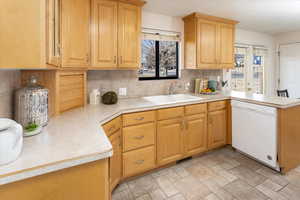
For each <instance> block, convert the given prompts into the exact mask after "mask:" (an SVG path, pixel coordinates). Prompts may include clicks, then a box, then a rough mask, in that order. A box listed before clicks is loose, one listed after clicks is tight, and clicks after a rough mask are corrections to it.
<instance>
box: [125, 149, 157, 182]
mask: <svg viewBox="0 0 300 200" xmlns="http://www.w3.org/2000/svg"><path fill="white" fill-rule="evenodd" d="M154 167H155V151H154V146H151V147H145V148H142V149H139V150H135V151H130V152H127V153H123V176H124V177H129V176H132V175H134V174H138V173H141V172H145V171H147V170H150V169H152V168H154Z"/></svg>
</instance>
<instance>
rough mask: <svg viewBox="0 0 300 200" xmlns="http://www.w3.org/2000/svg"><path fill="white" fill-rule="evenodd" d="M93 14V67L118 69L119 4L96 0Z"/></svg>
mask: <svg viewBox="0 0 300 200" xmlns="http://www.w3.org/2000/svg"><path fill="white" fill-rule="evenodd" d="M92 8H93V10H92V11H93V12H92V13H93V14H92V41H93V42H92V52H93V54H92V65H93V66H94V67H99V68H105V67H111V68H116V67H117V55H118V41H117V37H118V2H115V1H110V0H94V1H93V7H92Z"/></svg>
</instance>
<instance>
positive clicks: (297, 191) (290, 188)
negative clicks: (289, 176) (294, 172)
mask: <svg viewBox="0 0 300 200" xmlns="http://www.w3.org/2000/svg"><path fill="white" fill-rule="evenodd" d="M279 193H280V194H281V195H282V196H284V197H285V198H287V199H289V200H299V199H300V187H298V186H295V185H292V184H289V185H287V186H286V187H284V188H283V189H282V190H280V191H279Z"/></svg>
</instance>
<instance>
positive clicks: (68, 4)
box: [61, 0, 90, 67]
mask: <svg viewBox="0 0 300 200" xmlns="http://www.w3.org/2000/svg"><path fill="white" fill-rule="evenodd" d="M61 34H62V35H61V37H62V66H63V67H86V66H88V65H89V63H90V1H87V0H62V33H61Z"/></svg>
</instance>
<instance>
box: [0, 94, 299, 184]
mask: <svg viewBox="0 0 300 200" xmlns="http://www.w3.org/2000/svg"><path fill="white" fill-rule="evenodd" d="M189 97H190V98H181V99H179V100H178V99H176V98H175V99H174V98H165V96H158V98H154V99H158V100H159V101H157V100H156V101H154V100H153V99H152V98H147V97H141V98H132V99H123V100H120V101H119V103H118V104H116V105H103V104H100V105H88V106H86V107H84V108H78V109H75V110H72V111H68V112H66V113H64V114H62V115H60V116H57V117H53V118H51V119H50V122H49V124H48V125H47V126H46V127H45V128H44V130H43V132H42V133H41V134H40V135H37V136H33V137H29V138H25V139H24V147H23V151H22V154H21V155H20V157H19V158H18V159H17V160H16V161H14V162H12V163H11V164H8V165H4V166H0V185H3V184H8V183H12V182H15V181H19V180H23V179H26V178H30V177H34V176H38V175H42V174H46V173H50V172H54V171H57V170H61V169H65V168H69V167H72V166H76V165H80V164H84V163H88V162H92V161H96V160H100V159H105V158H108V157H110V156H112V153H113V152H112V146H111V144H110V142H109V140H108V138H107V137H106V135H105V133H104V131H103V129H102V128H101V124H103V123H105V122H107V121H109V120H111V119H113V118H115V117H117V116H119V115H121V114H123V113H130V112H136V111H144V110H153V109H160V108H166V107H173V106H182V105H188V104H195V103H204V102H210V101H217V100H226V99H235V100H239V101H246V102H251V103H256V104H260V105H267V106H272V107H277V108H288V107H292V106H296V105H300V100H297V99H287V98H279V97H266V96H263V95H255V94H253V95H251V94H245V93H242V92H230V93H227V94H218V95H194V96H189Z"/></svg>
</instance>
